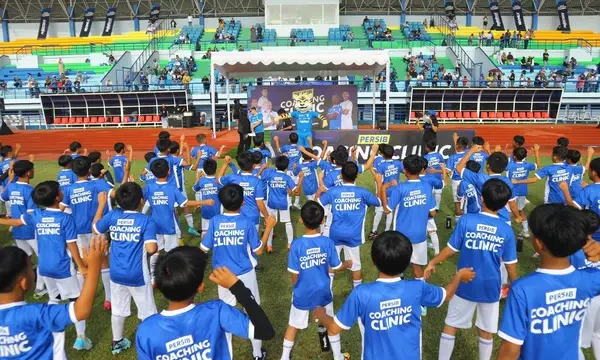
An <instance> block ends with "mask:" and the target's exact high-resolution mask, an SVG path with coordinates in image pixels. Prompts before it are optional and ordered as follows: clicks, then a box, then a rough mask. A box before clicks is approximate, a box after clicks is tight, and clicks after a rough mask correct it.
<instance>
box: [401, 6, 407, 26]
mask: <svg viewBox="0 0 600 360" xmlns="http://www.w3.org/2000/svg"><path fill="white" fill-rule="evenodd" d="M407 7H408V0H400V9H401V13H400V28H402V25H404V23H405V22H406V9H407Z"/></svg>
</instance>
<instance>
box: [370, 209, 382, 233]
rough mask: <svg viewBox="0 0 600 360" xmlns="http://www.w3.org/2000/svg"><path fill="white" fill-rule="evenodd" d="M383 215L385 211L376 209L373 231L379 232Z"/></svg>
mask: <svg viewBox="0 0 600 360" xmlns="http://www.w3.org/2000/svg"><path fill="white" fill-rule="evenodd" d="M382 217H383V211H375V216H373V230H371V231H372V232H377V229H379V223H380V222H381V218H382Z"/></svg>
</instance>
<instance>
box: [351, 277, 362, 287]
mask: <svg viewBox="0 0 600 360" xmlns="http://www.w3.org/2000/svg"><path fill="white" fill-rule="evenodd" d="M360 284H362V279H361V280H352V286H353V287H357V286H358V285H360Z"/></svg>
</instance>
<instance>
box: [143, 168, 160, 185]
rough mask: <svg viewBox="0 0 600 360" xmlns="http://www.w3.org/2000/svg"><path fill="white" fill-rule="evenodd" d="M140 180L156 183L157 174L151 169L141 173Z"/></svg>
mask: <svg viewBox="0 0 600 360" xmlns="http://www.w3.org/2000/svg"><path fill="white" fill-rule="evenodd" d="M140 180H141V181H143V182H145V183H146V184H149V183H155V182H156V176H154V174H153V173H152V172H151V171H148V172H146V173H145V174H143V175H141V174H140Z"/></svg>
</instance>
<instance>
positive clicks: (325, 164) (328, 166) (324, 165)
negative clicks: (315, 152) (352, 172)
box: [317, 159, 335, 176]
mask: <svg viewBox="0 0 600 360" xmlns="http://www.w3.org/2000/svg"><path fill="white" fill-rule="evenodd" d="M317 165H318V166H319V169H321V170H322V171H323V175H324V176H327V174H329V172H330V171H331V170H333V169H335V166H333V164H332V163H330V162H329V160H325V159H323V160H318V161H317Z"/></svg>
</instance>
